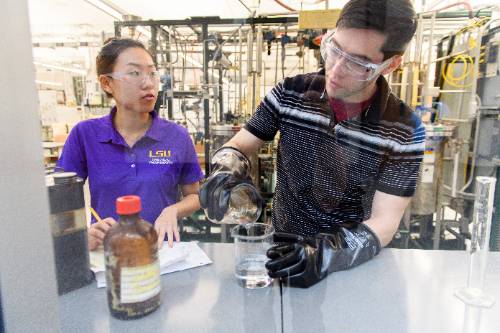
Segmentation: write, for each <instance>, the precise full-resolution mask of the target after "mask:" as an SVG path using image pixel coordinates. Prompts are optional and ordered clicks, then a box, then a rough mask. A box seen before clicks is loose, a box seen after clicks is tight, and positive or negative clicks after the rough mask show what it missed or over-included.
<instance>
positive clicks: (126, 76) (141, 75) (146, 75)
mask: <svg viewBox="0 0 500 333" xmlns="http://www.w3.org/2000/svg"><path fill="white" fill-rule="evenodd" d="M105 75H106V76H108V77H111V78H113V79H116V80H119V81H123V82H127V83H130V84H134V85H137V86H140V85H143V84H144V83H145V82H146V79H149V80H150V81H151V82H153V83H155V84H156V83H158V82H159V81H160V73H159V72H158V71H148V72H141V71H130V72H113V73H108V74H105Z"/></svg>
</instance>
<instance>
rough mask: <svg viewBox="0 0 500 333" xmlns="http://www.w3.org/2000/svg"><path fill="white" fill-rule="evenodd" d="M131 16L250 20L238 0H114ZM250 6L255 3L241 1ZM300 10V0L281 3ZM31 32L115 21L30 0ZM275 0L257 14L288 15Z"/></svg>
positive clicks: (78, 6) (92, 27) (92, 29)
mask: <svg viewBox="0 0 500 333" xmlns="http://www.w3.org/2000/svg"><path fill="white" fill-rule="evenodd" d="M110 2H112V3H113V4H115V5H117V6H118V7H120V8H121V9H123V10H125V11H126V12H128V13H129V14H132V15H137V16H140V17H142V19H145V20H147V19H156V20H173V19H185V18H188V17H190V16H220V17H226V18H229V17H231V18H233V17H237V18H239V17H247V16H249V12H248V10H247V9H246V8H245V7H244V6H243V5H242V4H241V3H240V2H239V1H238V0H180V1H176V0H141V1H137V0H111V1H110ZM242 2H243V3H245V4H246V5H247V7H251V6H252V3H253V2H255V3H258V2H259V1H256V0H242ZM282 2H284V3H286V4H287V5H289V6H290V7H293V8H295V9H300V6H301V1H299V0H282ZM303 2H304V4H303V9H324V8H325V4H324V3H319V4H314V3H315V2H318V1H316V0H305V1H303ZM345 2H347V0H340V1H338V0H335V1H334V0H330V8H334V7H340V6H342V5H343V4H344V3H345ZM28 4H29V11H30V21H31V29H32V33H33V35H34V36H41V35H45V36H47V35H48V34H57V35H60V34H85V33H100V32H102V31H106V32H109V33H112V32H113V31H114V30H113V21H114V18H113V17H111V16H109V15H107V14H105V13H103V12H102V11H101V10H99V9H97V8H96V7H94V6H93V5H91V4H89V3H88V2H86V1H84V0H71V1H70V0H28ZM285 12H287V10H286V9H284V8H283V7H281V6H279V5H278V4H277V3H276V2H275V1H274V0H260V5H259V7H258V11H257V13H285Z"/></svg>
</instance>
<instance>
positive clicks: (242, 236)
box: [231, 223, 274, 289]
mask: <svg viewBox="0 0 500 333" xmlns="http://www.w3.org/2000/svg"><path fill="white" fill-rule="evenodd" d="M273 234H274V228H273V226H272V225H270V224H265V223H247V224H241V225H237V226H235V227H234V228H233V229H232V231H231V236H232V237H234V248H235V276H236V278H237V280H238V283H239V284H240V285H242V286H243V287H245V288H249V289H256V288H264V287H267V286H268V285H269V284H270V283H271V282H272V279H271V278H270V277H269V275H268V274H267V269H266V266H265V265H266V262H267V261H268V260H269V259H268V258H267V256H266V252H267V250H268V249H269V248H270V247H271V246H272V244H273Z"/></svg>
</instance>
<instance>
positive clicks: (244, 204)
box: [205, 183, 262, 224]
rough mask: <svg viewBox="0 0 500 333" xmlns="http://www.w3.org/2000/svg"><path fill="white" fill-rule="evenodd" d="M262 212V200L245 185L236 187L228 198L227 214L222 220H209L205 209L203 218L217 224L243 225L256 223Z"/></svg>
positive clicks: (257, 193) (255, 191)
mask: <svg viewBox="0 0 500 333" xmlns="http://www.w3.org/2000/svg"><path fill="white" fill-rule="evenodd" d="M261 212H262V199H261V197H260V194H259V192H258V191H257V189H256V188H255V187H254V186H253V185H251V184H247V183H242V184H238V185H236V186H235V187H234V188H233V189H232V190H231V194H230V198H229V205H228V209H227V212H226V213H225V214H224V217H223V218H222V220H220V221H217V220H215V219H210V218H209V217H208V214H207V210H206V209H205V216H206V217H207V219H208V220H209V221H210V222H213V223H217V224H245V223H252V222H255V221H257V219H258V218H259V216H260V214H261Z"/></svg>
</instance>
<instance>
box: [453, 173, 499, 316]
mask: <svg viewBox="0 0 500 333" xmlns="http://www.w3.org/2000/svg"><path fill="white" fill-rule="evenodd" d="M495 183H496V178H494V177H476V199H475V203H474V220H473V222H472V237H471V244H470V249H469V267H468V279H467V286H466V287H464V288H460V289H457V290H456V291H455V296H457V297H458V298H459V299H460V300H462V301H463V302H464V303H465V304H468V305H472V306H478V307H486V308H489V307H491V306H492V305H493V304H494V302H495V299H494V298H493V297H492V296H490V295H487V294H486V293H485V292H484V291H483V284H484V276H485V271H486V264H487V261H488V253H489V243H490V242H489V239H490V232H491V217H492V214H493V200H494V194H495Z"/></svg>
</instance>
